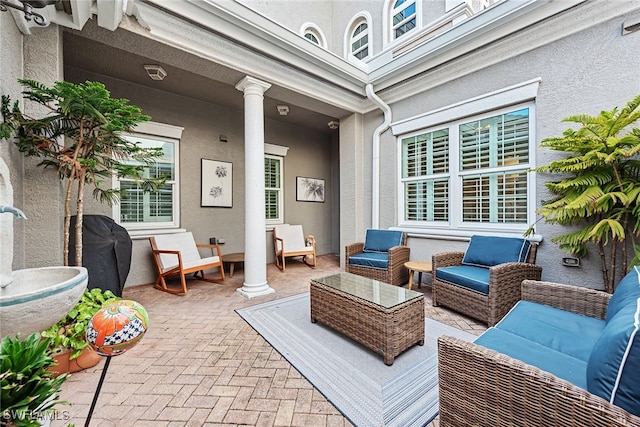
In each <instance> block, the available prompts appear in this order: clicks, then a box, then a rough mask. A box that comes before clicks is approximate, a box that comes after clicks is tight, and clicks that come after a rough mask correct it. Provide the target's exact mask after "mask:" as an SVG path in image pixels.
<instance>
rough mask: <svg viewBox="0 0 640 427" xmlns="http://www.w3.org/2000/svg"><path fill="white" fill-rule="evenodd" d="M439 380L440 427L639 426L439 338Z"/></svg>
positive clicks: (533, 374) (605, 406)
mask: <svg viewBox="0 0 640 427" xmlns="http://www.w3.org/2000/svg"><path fill="white" fill-rule="evenodd" d="M461 367H463V369H461ZM438 375H439V377H438V380H439V391H440V427H471V426H473V427H501V426H504V427H506V426H531V427H534V426H535V427H538V426H545V427H587V426H588V427H612V426H640V418H638V417H636V416H634V415H631V414H629V413H628V412H626V411H625V410H623V409H622V408H620V407H618V406H615V405H612V404H610V403H609V402H607V401H606V400H604V399H602V398H600V397H598V396H595V395H593V394H591V393H589V392H587V391H586V390H583V389H581V388H578V387H575V386H574V385H572V384H571V383H569V382H567V381H564V380H562V379H560V378H558V377H556V376H554V375H552V374H550V373H548V372H545V371H541V370H540V369H538V368H536V367H534V366H531V365H527V364H525V363H522V362H520V361H519V360H517V359H513V358H511V357H508V356H506V355H504V354H501V353H497V352H495V351H493V350H489V349H487V348H485V347H482V346H479V345H476V344H473V343H469V342H466V341H462V340H459V339H457V338H453V337H449V336H442V337H440V338H439V339H438Z"/></svg>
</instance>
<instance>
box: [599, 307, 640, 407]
mask: <svg viewBox="0 0 640 427" xmlns="http://www.w3.org/2000/svg"><path fill="white" fill-rule="evenodd" d="M639 326H640V298H637V299H636V301H635V302H633V301H632V302H631V303H627V305H625V306H624V307H621V308H620V309H619V310H618V312H617V313H616V314H615V316H613V317H612V318H611V319H610V320H609V321H608V322H607V326H606V327H605V328H604V331H603V332H602V334H601V335H600V339H599V340H598V341H597V342H596V344H595V346H594V348H593V351H592V352H591V357H590V358H589V363H588V365H587V390H588V391H589V392H591V393H593V394H595V395H598V396H600V397H602V398H603V399H605V400H607V401H609V402H611V403H613V404H614V405H617V406H620V407H621V408H623V409H625V410H626V411H628V412H630V413H632V414H634V415H638V416H640V334H639V333H638V328H639Z"/></svg>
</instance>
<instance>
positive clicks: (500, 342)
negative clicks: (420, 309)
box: [461, 328, 587, 390]
mask: <svg viewBox="0 0 640 427" xmlns="http://www.w3.org/2000/svg"><path fill="white" fill-rule="evenodd" d="M474 342H475V343H476V344H479V345H481V346H484V347H487V348H490V349H492V350H495V351H497V352H499V353H503V354H506V355H507V356H511V357H513V358H514V359H518V360H520V361H522V362H524V363H527V364H529V365H532V366H535V367H537V368H539V369H542V370H543V371H546V372H549V373H552V374H553V375H555V376H557V377H559V378H562V379H564V380H566V381H569V382H570V383H571V384H573V385H575V386H577V387H580V388H582V389H584V390H586V389H587V362H585V361H584V360H580V359H578V358H576V357H573V356H570V355H568V354H565V353H561V352H559V351H556V350H553V349H551V348H549V347H545V346H544V345H542V344H538V343H536V342H534V341H530V340H528V339H526V338H523V337H521V336H518V335H516V334H512V333H511V332H508V331H505V330H502V329H498V328H489V329H487V330H486V331H485V332H484V333H483V334H482V335H480V336H479V337H478V338H476V340H475V341H474ZM463 368H464V367H461V369H463Z"/></svg>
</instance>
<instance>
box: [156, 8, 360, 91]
mask: <svg viewBox="0 0 640 427" xmlns="http://www.w3.org/2000/svg"><path fill="white" fill-rule="evenodd" d="M144 3H148V4H152V5H154V6H155V7H157V8H159V9H162V10H165V11H167V12H168V13H171V14H173V15H175V16H180V17H182V18H184V19H187V20H189V21H191V22H193V23H196V24H197V25H199V26H201V27H203V28H206V29H208V30H210V31H213V32H215V33H218V34H220V35H223V36H224V37H225V38H228V39H231V40H235V41H236V42H237V43H240V44H242V45H244V46H247V47H249V48H251V49H254V50H256V51H259V52H261V53H263V54H265V55H267V56H270V57H273V58H275V59H277V60H278V61H281V62H283V63H286V64H289V65H290V66H292V67H295V68H298V69H300V70H304V71H305V72H307V73H309V74H313V75H315V76H317V77H319V78H321V79H323V80H326V81H329V82H332V83H333V84H335V85H338V86H340V87H343V88H345V89H347V90H349V91H352V92H354V93H357V94H360V95H362V96H364V95H365V90H364V86H365V83H366V80H367V73H366V71H364V70H363V69H361V68H359V67H356V66H355V65H353V64H351V63H349V62H348V61H346V60H345V59H343V58H340V57H339V56H337V55H335V54H333V53H332V52H329V51H327V50H326V49H323V48H321V47H320V46H316V45H314V44H313V43H311V42H309V41H308V40H306V39H304V38H303V37H300V36H299V35H298V34H296V33H294V32H293V31H291V30H289V29H287V28H285V27H283V26H281V25H279V24H277V23H275V22H273V21H271V20H270V19H268V18H267V17H265V16H263V15H261V14H259V13H257V12H255V11H253V10H252V9H250V8H248V7H246V6H243V5H241V4H239V3H237V2H235V1H222V2H220V1H218V2H214V1H212V0H185V1H180V2H167V1H166V0H144Z"/></svg>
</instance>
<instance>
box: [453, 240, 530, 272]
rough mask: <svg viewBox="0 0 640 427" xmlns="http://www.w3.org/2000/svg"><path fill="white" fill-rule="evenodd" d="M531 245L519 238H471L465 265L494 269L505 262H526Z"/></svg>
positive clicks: (465, 255)
mask: <svg viewBox="0 0 640 427" xmlns="http://www.w3.org/2000/svg"><path fill="white" fill-rule="evenodd" d="M530 247H531V243H530V242H529V241H528V240H527V239H521V238H517V237H495V236H471V241H470V242H469V246H468V247H467V250H466V251H465V253H464V258H463V259H462V263H463V264H467V265H477V266H480V267H493V266H494V265H498V264H504V263H505V262H525V261H526V260H527V256H528V255H529V248H530Z"/></svg>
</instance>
